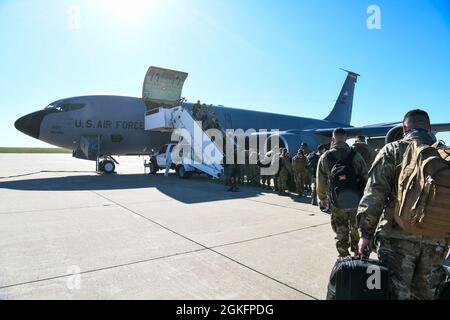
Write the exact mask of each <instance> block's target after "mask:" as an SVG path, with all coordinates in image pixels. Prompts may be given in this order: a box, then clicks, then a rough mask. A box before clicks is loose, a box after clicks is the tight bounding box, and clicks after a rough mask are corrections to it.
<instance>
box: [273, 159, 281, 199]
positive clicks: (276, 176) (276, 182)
mask: <svg viewBox="0 0 450 320" xmlns="http://www.w3.org/2000/svg"><path fill="white" fill-rule="evenodd" d="M276 162H278V163H280V153H279V152H275V153H274V154H273V155H272V167H274V166H275V163H276ZM280 171H281V168H280V166H279V165H278V172H277V173H276V174H274V175H273V176H272V179H273V189H274V190H275V191H278V190H279V178H280V176H279V174H280Z"/></svg>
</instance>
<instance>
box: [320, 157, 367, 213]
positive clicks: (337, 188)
mask: <svg viewBox="0 0 450 320" xmlns="http://www.w3.org/2000/svg"><path fill="white" fill-rule="evenodd" d="M355 156H356V151H355V150H351V151H350V153H349V155H348V157H347V158H346V159H342V160H338V159H336V157H335V156H334V155H333V154H332V153H329V154H328V157H329V159H330V161H331V164H332V165H333V167H332V169H331V174H330V178H329V190H328V195H329V199H330V204H331V205H332V206H333V207H335V208H338V209H355V208H358V205H359V202H360V200H361V198H362V196H363V192H364V185H363V179H362V177H360V176H359V175H358V174H357V173H356V171H355V168H354V165H353V159H354V158H355Z"/></svg>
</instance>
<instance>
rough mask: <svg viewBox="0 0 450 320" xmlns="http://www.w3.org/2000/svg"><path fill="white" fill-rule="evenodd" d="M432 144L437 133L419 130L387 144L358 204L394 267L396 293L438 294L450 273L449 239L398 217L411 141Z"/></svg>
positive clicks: (365, 226) (367, 231) (362, 220)
mask: <svg viewBox="0 0 450 320" xmlns="http://www.w3.org/2000/svg"><path fill="white" fill-rule="evenodd" d="M413 140H415V141H419V143H422V144H429V145H430V144H432V143H433V142H434V137H433V136H431V135H430V134H428V133H426V132H422V131H413V132H411V133H409V134H408V135H406V136H405V138H404V139H403V140H400V141H396V142H393V143H390V144H388V145H386V146H385V147H384V148H383V149H382V150H381V151H380V153H379V154H378V156H377V157H376V159H375V161H374V163H373V166H372V169H371V171H370V175H369V181H368V183H367V186H366V190H365V192H364V197H363V199H362V200H361V203H360V205H359V209H358V215H357V220H358V226H359V232H360V235H361V237H363V238H366V239H368V240H373V241H374V243H375V244H376V246H377V249H378V257H379V259H380V260H381V261H383V263H384V264H386V266H387V267H388V268H389V271H390V288H389V289H390V292H391V294H392V298H394V299H401V300H409V299H411V298H412V297H414V298H418V299H433V297H434V294H435V291H436V288H437V287H438V285H439V284H440V283H442V282H443V281H444V279H445V271H444V269H443V267H442V265H443V262H444V260H445V254H446V252H447V246H448V240H449V239H433V238H430V237H427V236H421V235H415V234H410V233H407V232H406V231H404V230H402V229H401V228H400V227H399V226H398V225H397V224H396V223H395V221H394V213H395V206H396V202H397V200H396V193H397V191H396V189H397V182H398V174H399V167H400V165H401V163H402V161H403V155H404V153H405V151H406V148H407V146H408V144H409V143H410V141H413Z"/></svg>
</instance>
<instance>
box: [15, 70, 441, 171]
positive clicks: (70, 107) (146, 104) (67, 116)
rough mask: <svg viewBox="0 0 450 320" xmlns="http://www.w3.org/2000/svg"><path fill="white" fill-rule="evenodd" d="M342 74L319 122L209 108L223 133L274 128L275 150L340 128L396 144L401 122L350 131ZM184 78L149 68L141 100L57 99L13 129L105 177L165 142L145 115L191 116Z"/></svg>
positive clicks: (350, 81) (323, 139) (324, 137)
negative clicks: (179, 111)
mask: <svg viewBox="0 0 450 320" xmlns="http://www.w3.org/2000/svg"><path fill="white" fill-rule="evenodd" d="M344 71H345V72H347V77H346V79H345V82H344V84H343V86H342V89H341V91H340V93H339V96H338V98H337V101H336V104H335V105H334V108H333V109H332V111H331V113H330V114H329V115H328V116H327V117H326V118H325V119H323V120H321V119H310V118H304V117H298V116H290V115H284V114H275V113H268V112H259V111H252V110H244V109H237V108H228V107H224V106H209V109H210V112H212V113H214V114H215V118H216V120H217V121H218V123H219V125H220V127H221V128H223V129H235V130H236V129H242V130H244V131H246V130H248V129H255V130H257V131H258V130H261V129H266V130H272V129H278V130H279V131H278V132H277V133H274V134H276V135H278V137H279V141H280V145H281V146H282V147H285V148H287V149H288V150H289V151H290V152H291V153H295V152H296V150H297V149H298V148H299V146H300V144H301V143H302V142H306V143H308V144H309V146H310V147H311V148H313V149H314V148H316V147H317V146H318V145H319V144H322V143H329V142H330V137H331V134H332V131H333V130H334V129H335V128H337V127H343V128H345V129H346V131H347V133H348V135H349V137H356V136H359V135H363V136H366V137H369V138H373V139H372V140H371V141H372V142H374V143H375V142H377V143H379V142H380V141H382V142H383V143H384V142H386V143H388V142H391V141H395V140H397V139H400V138H401V137H402V135H403V131H402V123H401V121H397V122H392V123H384V124H377V125H369V126H363V127H353V126H351V119H352V109H353V96H354V91H355V85H356V82H357V80H358V77H359V74H357V73H355V72H351V71H347V70H344ZM186 78H187V73H184V72H179V71H174V70H169V69H163V68H158V67H150V68H149V69H148V71H147V74H146V77H145V80H144V86H143V97H142V98H139V97H126V96H114V95H103V96H99V95H98V96H80V97H73V98H65V99H60V100H57V101H55V102H52V103H50V104H49V105H48V106H47V107H45V108H44V109H42V110H38V111H36V112H33V113H30V114H28V115H25V116H23V117H21V118H19V119H18V120H17V121H16V122H15V127H16V128H17V129H18V130H20V131H21V132H23V133H25V134H27V135H29V136H31V137H33V138H36V139H39V140H42V141H45V142H47V143H49V144H52V145H55V146H58V147H62V148H67V149H70V150H72V151H73V156H74V157H76V158H80V159H87V160H97V162H98V163H100V165H99V168H100V169H101V170H102V171H104V172H107V173H110V172H112V171H114V167H115V164H117V161H115V159H114V158H113V156H116V155H117V156H121V155H149V154H151V153H152V150H154V149H157V148H159V147H160V146H162V145H164V144H165V143H168V142H170V140H171V135H170V133H168V132H155V131H146V130H145V121H144V119H145V114H146V112H148V111H149V110H151V109H152V108H157V107H160V106H166V107H173V106H178V105H181V106H182V107H184V108H185V109H187V110H189V111H190V112H192V109H193V106H194V103H188V102H185V101H184V100H183V99H181V93H182V88H183V85H184V82H185V80H186ZM277 108H278V106H277ZM433 130H434V131H435V132H442V131H450V123H445V124H433ZM99 159H100V160H99Z"/></svg>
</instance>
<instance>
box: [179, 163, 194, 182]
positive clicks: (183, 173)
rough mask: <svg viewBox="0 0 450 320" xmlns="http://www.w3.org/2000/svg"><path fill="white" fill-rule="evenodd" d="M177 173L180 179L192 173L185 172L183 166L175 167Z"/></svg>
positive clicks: (187, 177) (186, 177)
mask: <svg viewBox="0 0 450 320" xmlns="http://www.w3.org/2000/svg"><path fill="white" fill-rule="evenodd" d="M177 174H178V178H180V179H189V178H190V177H191V176H192V173H191V172H187V171H186V169H185V168H184V166H178V167H177Z"/></svg>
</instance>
